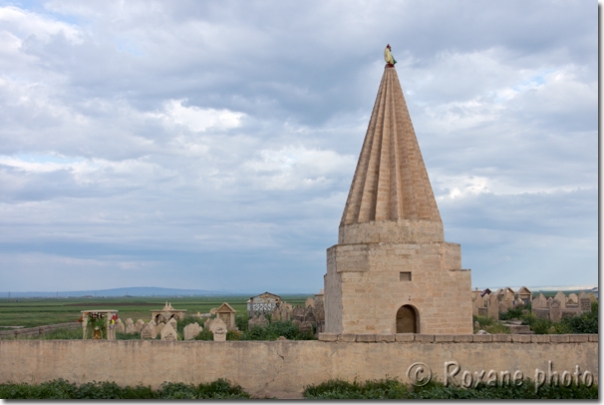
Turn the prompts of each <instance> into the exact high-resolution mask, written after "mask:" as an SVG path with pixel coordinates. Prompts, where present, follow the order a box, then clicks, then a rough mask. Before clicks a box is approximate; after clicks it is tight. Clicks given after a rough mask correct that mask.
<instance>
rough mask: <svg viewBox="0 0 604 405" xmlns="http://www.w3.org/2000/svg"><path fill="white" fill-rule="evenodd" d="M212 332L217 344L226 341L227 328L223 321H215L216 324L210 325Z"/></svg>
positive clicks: (218, 319)
mask: <svg viewBox="0 0 604 405" xmlns="http://www.w3.org/2000/svg"><path fill="white" fill-rule="evenodd" d="M210 331H212V334H213V335H214V341H215V342H224V341H226V333H227V326H226V323H224V321H223V320H222V319H220V318H216V319H214V322H212V323H211V324H210Z"/></svg>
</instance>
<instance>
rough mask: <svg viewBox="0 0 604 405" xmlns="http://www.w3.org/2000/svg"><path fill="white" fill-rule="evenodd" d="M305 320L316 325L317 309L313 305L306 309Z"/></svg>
mask: <svg viewBox="0 0 604 405" xmlns="http://www.w3.org/2000/svg"><path fill="white" fill-rule="evenodd" d="M304 321H307V322H310V323H311V324H314V325H316V324H317V319H316V318H315V311H314V308H313V307H306V311H305V312H304V320H303V322H304Z"/></svg>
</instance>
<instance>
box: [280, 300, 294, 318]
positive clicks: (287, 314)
mask: <svg viewBox="0 0 604 405" xmlns="http://www.w3.org/2000/svg"><path fill="white" fill-rule="evenodd" d="M288 305H289V304H288ZM288 305H281V309H280V311H281V321H283V322H287V321H289V320H290V319H291V318H292V313H291V306H288Z"/></svg>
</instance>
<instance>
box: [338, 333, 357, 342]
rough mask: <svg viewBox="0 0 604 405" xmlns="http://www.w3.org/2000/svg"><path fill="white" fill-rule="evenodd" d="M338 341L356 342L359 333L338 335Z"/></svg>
mask: <svg viewBox="0 0 604 405" xmlns="http://www.w3.org/2000/svg"><path fill="white" fill-rule="evenodd" d="M338 341H340V342H356V341H357V335H355V334H354V333H344V334H342V335H338Z"/></svg>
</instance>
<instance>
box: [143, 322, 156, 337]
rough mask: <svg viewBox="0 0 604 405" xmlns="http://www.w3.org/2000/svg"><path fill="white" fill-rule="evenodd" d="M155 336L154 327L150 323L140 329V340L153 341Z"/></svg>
mask: <svg viewBox="0 0 604 405" xmlns="http://www.w3.org/2000/svg"><path fill="white" fill-rule="evenodd" d="M155 336H157V334H156V333H155V326H153V325H151V324H150V323H148V324H145V326H143V328H142V329H141V339H155Z"/></svg>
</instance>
